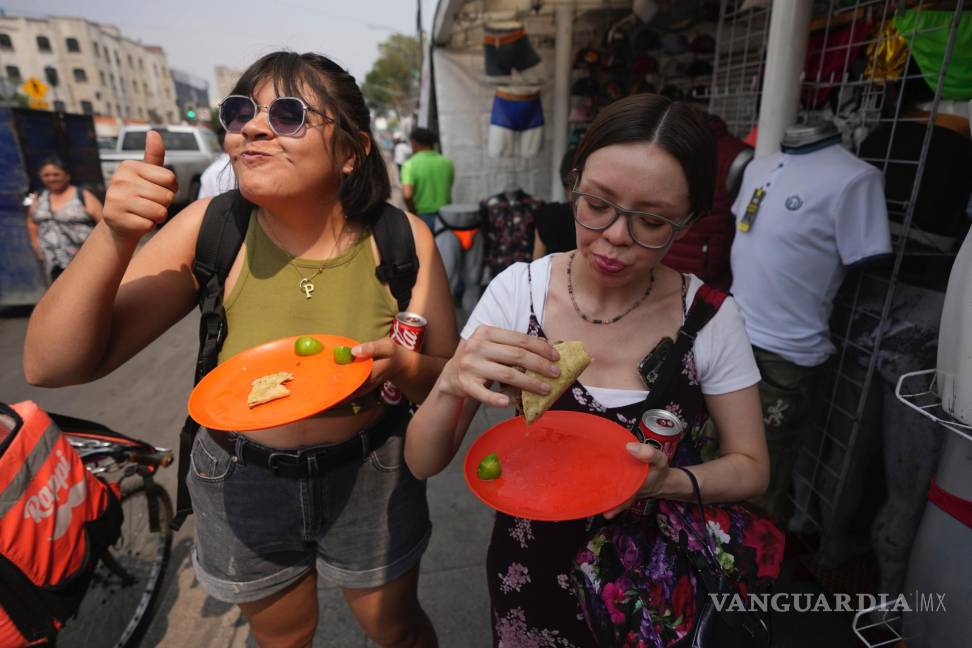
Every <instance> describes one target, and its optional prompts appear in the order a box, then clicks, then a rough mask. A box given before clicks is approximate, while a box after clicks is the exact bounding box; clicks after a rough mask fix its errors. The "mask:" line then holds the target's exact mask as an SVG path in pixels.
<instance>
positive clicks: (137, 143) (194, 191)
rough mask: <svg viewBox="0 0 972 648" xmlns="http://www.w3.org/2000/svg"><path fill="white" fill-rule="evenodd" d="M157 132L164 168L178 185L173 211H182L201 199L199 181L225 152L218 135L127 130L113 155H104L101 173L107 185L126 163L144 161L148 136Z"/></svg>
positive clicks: (187, 129) (191, 129) (194, 130)
mask: <svg viewBox="0 0 972 648" xmlns="http://www.w3.org/2000/svg"><path fill="white" fill-rule="evenodd" d="M150 130H154V131H156V132H158V133H159V134H160V135H162V142H163V143H164V144H165V166H166V168H168V169H171V170H172V171H173V172H174V173H175V175H176V180H177V181H178V182H179V191H178V192H176V196H175V200H174V201H173V204H172V206H173V208H175V209H178V208H180V207H183V206H185V205H187V204H189V203H190V202H192V201H193V200H195V199H196V196H198V195H199V179H200V177H201V176H202V173H203V171H205V170H206V167H208V166H209V165H210V163H211V162H212V161H213V160H215V159H216V158H217V157H218V156H219V155H220V154H221V153H222V152H223V150H222V149H221V148H220V146H219V140H218V139H217V138H216V134H215V133H213V132H212V131H211V130H209V129H207V128H199V127H197V126H126V127H124V128H123V129H122V131H121V132H120V133H119V134H118V142H117V144H116V145H115V150H114V152H108V151H102V152H101V171H102V173H103V174H104V176H105V182H106V183H107V182H109V181H110V180H111V176H112V175H113V174H114V173H115V169H117V168H118V167H119V165H120V164H121V163H122V162H124V161H125V160H141V159H142V155H143V153H144V151H145V134H146V133H147V132H148V131H150Z"/></svg>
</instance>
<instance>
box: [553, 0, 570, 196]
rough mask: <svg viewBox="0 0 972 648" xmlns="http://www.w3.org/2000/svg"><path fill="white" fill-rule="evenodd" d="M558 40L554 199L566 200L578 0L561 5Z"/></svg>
mask: <svg viewBox="0 0 972 648" xmlns="http://www.w3.org/2000/svg"><path fill="white" fill-rule="evenodd" d="M556 20H557V40H556V46H555V48H556V49H555V50H554V92H553V153H552V155H551V157H550V167H551V169H552V173H551V180H550V199H551V200H554V201H561V200H564V186H563V185H562V184H561V182H560V160H561V158H563V157H564V153H566V152H567V117H568V111H569V110H570V64H571V60H570V59H571V54H572V53H573V48H574V46H573V43H572V42H571V39H572V37H573V32H574V1H573V0H562V1H561V2H559V3H558V4H557V9H556Z"/></svg>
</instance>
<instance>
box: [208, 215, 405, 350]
mask: <svg viewBox="0 0 972 648" xmlns="http://www.w3.org/2000/svg"><path fill="white" fill-rule="evenodd" d="M371 238H372V237H371V233H370V232H369V233H368V234H367V235H365V236H362V237H361V240H359V241H358V242H357V243H356V244H355V245H354V247H352V248H351V249H350V250H348V251H347V252H345V253H344V254H341V255H340V256H338V257H335V258H333V259H329V260H327V261H324V262H321V261H314V260H311V259H301V258H296V259H293V263H291V262H290V261H291V257H290V255H289V254H287V253H286V252H284V251H283V250H281V249H280V248H279V247H277V245H276V244H274V242H273V241H271V240H270V237H268V236H267V234H266V232H264V231H263V228H261V227H260V223H259V222H258V221H257V218H256V211H254V212H253V214H251V215H250V224H249V226H248V227H247V230H246V260H245V262H244V263H243V269H242V271H241V272H240V276H239V279H237V281H236V284H235V285H234V286H233V290H232V291H231V292H230V294H229V295H227V296H226V298H225V299H224V302H223V304H224V307H225V309H226V321H227V325H228V331H227V336H226V340H225V342H224V343H223V348H222V350H221V351H220V352H219V361H220V362H223V361H224V360H226V359H228V358H230V357H232V356H234V355H236V354H237V353H239V352H240V351H245V350H246V349H249V348H252V347H255V346H258V345H260V344H263V343H264V342H268V341H270V340H275V339H277V338H281V337H287V336H290V335H303V334H306V333H326V334H329V335H342V336H346V337H350V338H353V339H355V340H358V341H359V342H369V341H371V340H377V339H380V338H383V337H386V336H387V335H388V334H389V331H390V330H391V325H392V320H394V318H395V314H396V313H397V312H398V305H397V303H396V302H395V300H394V299H393V298H392V296H391V294H390V293H389V292H388V288H387V287H386V286H385V285H384V284H382V283H381V282H380V281H378V278H377V277H376V276H375V266H376V262H375V255H374V254H373V252H372V249H371ZM322 263H323V266H322ZM294 266H297V268H296V269H295V268H294ZM318 269H321V272H320V273H319V274H316V273H317V271H318ZM298 270H299V273H298ZM315 274H316V276H314V275H315ZM312 276H313V279H311V281H312V282H313V284H314V287H315V290H314V292H313V294H312V295H311V298H310V299H307V298H306V296H305V295H304V291H303V290H301V289H300V287H299V284H300V280H301V278H302V277H306V278H308V279H310V278H311V277H312Z"/></svg>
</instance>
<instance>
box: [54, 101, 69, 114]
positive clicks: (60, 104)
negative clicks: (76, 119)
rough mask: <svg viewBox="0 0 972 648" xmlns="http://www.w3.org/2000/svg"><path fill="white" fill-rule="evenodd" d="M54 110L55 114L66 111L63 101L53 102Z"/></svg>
mask: <svg viewBox="0 0 972 648" xmlns="http://www.w3.org/2000/svg"><path fill="white" fill-rule="evenodd" d="M54 110H56V111H57V112H64V111H66V110H67V106H65V105H64V102H63V101H60V100H58V101H55V102H54Z"/></svg>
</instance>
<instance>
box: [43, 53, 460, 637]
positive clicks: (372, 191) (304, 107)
mask: <svg viewBox="0 0 972 648" xmlns="http://www.w3.org/2000/svg"><path fill="white" fill-rule="evenodd" d="M219 116H220V120H221V122H222V124H223V126H224V127H225V128H226V131H227V134H226V150H227V152H228V153H229V156H230V159H231V161H232V164H233V168H234V171H235V173H236V177H237V180H238V183H239V190H240V192H241V193H242V195H243V196H244V197H245V198H246V199H247V200H248V201H249V202H251V203H252V204H254V205H255V207H254V209H253V211H252V213H251V215H250V220H249V225H248V228H247V234H246V239H245V242H244V244H243V247H242V248H241V250H240V252H239V254H238V256H237V257H236V261H235V263H234V265H233V267H232V268H231V270H230V272H229V275H228V277H227V279H226V284H225V292H224V306H225V308H226V317H227V322H228V333H227V336H226V340H225V342H224V345H223V347H222V350H221V351H220V355H219V360H220V362H222V361H224V360H226V359H227V358H229V357H230V356H232V355H234V354H236V353H239V352H241V351H244V350H246V349H248V348H252V347H254V346H257V345H259V344H262V343H264V342H266V341H268V340H273V339H277V338H281V337H286V336H291V335H298V334H303V333H313V332H325V333H330V334H335V335H344V336H347V337H352V338H354V339H357V340H361V341H362V342H363V343H362V344H361V345H359V346H358V347H356V348H354V349H353V350H352V352H353V353H354V355H356V356H358V357H368V356H370V357H373V358H374V361H375V362H374V369H373V371H372V374H371V376H370V379H369V380H368V381H367V383H366V385H365V387H364V388H363V389H362V390H361V391H359V392H358V393H357V394H356V395H355V396H354V399H353V401H351V402H346V403H344V404H341V405H339V406H337V407H335V408H333V409H331V410H329V411H327V412H324V413H323V414H321V415H317V416H314V417H311V418H308V419H305V420H301V421H298V422H296V423H293V424H290V425H285V426H282V427H278V428H273V429H267V430H258V431H253V432H245V433H238V434H237V433H228V432H219V431H213V430H205V429H203V430H200V432H199V434H198V435H197V436H196V440H195V443H194V445H193V448H192V456H191V459H192V461H191V468H190V470H189V476H188V486H189V491H190V494H191V495H192V502H193V508H194V510H195V513H196V515H195V517H194V520H195V545H194V549H193V565H194V567H195V569H196V575H197V578H198V580H199V582H200V583H201V584H202V586H203V587H204V588H205V589H206V591H207V592H208V593H209V594H210V595H211V596H213V597H214V598H216V599H218V600H220V601H224V602H229V603H235V604H238V605H239V606H240V608H241V609H242V611H243V613H244V614H245V616H246V618H247V619H248V620H249V623H250V630H251V633H252V635H253V637H254V638H255V639H256V641H257V643H258V644H259V645H261V646H309V645H310V644H311V642H312V640H313V636H314V632H315V628H316V625H317V614H318V602H317V575H318V574H322V575H323V576H324V577H325V578H326V579H327V580H328V581H330V582H331V583H335V584H337V585H339V586H340V587H341V588H342V591H343V594H344V598H345V600H346V601H347V602H348V604H349V606H350V607H351V610H352V612H353V614H354V616H355V618H356V619H357V621H358V622H359V624H360V625H361V627H362V628H363V630H364V631H365V633H366V634H367V635H368V637H369V638H370V639H371V640H372V641H374V642H375V643H377V644H378V645H381V646H434V645H436V638H435V632H434V630H433V628H432V626H431V624H430V622H429V619H428V617H427V616H426V615H425V613H424V612H423V610H422V608H421V607H420V605H419V603H418V598H417V582H418V568H419V560H420V558H421V556H422V553H423V552H424V550H425V548H426V546H427V545H428V541H429V535H430V524H429V517H428V504H427V501H426V495H425V482H424V481H419V480H417V479H415V478H414V477H413V476H412V475H411V473H410V472H409V471H408V469H407V468H406V467H405V466H404V461H403V458H402V453H403V439H402V436H403V434H404V430H405V426H406V424H407V420H408V414H407V408H406V407H394V408H393V407H390V406H387V405H385V404H384V403H383V402H382V401H381V399H380V397H379V391H380V388H381V385H382V384H383V383H384V382H385V381H389V380H390V381H391V382H393V383H394V384H395V385H396V386H398V387H399V388H400V389H401V390H402V392H404V394H405V396H406V397H407V398H408V399H410V400H412V401H413V402H420V401H421V400H423V399H424V398H425V396H426V394H427V393H428V391H429V389H431V387H432V384H433V383H434V381H435V378H436V376H438V374H439V372H440V371H441V368H442V366H443V364H444V363H445V360H446V359H447V358H448V357H449V356H450V355H451V354H452V352H453V351H454V349H455V345H456V342H457V334H456V324H455V316H454V311H453V306H452V300H451V296H450V294H449V288H448V283H447V281H446V277H445V272H444V270H443V267H442V262H441V260H440V259H439V257H438V253H437V251H436V247H435V243H434V242H433V240H432V235H431V232H429V230H428V228H427V227H425V226H424V225H423V224H422V223H421V221H420V220H418V219H417V217H415V216H413V215H409V217H408V220H409V224H410V226H411V228H412V234H413V236H414V239H415V247H416V253H417V255H418V258H419V263H420V268H419V271H418V276H417V279H416V281H415V285H414V287H413V289H412V297H411V302H410V304H409V308H408V310H410V311H415V312H418V313H421V314H422V315H424V316H425V317H426V318H427V320H428V326H427V328H426V332H425V341H424V348H423V353H422V354H419V353H416V352H413V351H408V350H405V349H404V348H403V347H401V346H398V345H396V344H394V343H393V342H392V341H391V339H390V338H389V330H390V327H391V323H392V321H393V319H394V317H395V315H396V313H397V311H398V308H397V304H396V301H395V299H394V298H393V296H392V294H391V292H390V291H389V289H388V287H387V286H386V285H385V284H382V283H380V282H379V280H378V279H377V278H376V276H375V269H376V267H377V265H378V263H379V254H378V248H377V245H376V244H375V242H374V239H373V236H372V234H371V231H372V225H373V224H374V222H375V219H376V218H378V217H379V215H380V214H381V212H382V207H383V205H384V203H385V201H386V200H387V199H388V196H389V191H390V189H389V187H390V183H389V179H388V172H387V169H386V166H385V162H384V160H383V159H382V157H381V154H380V151H379V147H378V146H377V144H376V143H375V141H374V139H373V137H372V134H371V131H370V115H369V111H368V108H367V107H366V105H365V102H364V99H363V97H362V95H361V92H360V90H359V88H358V86H357V85H356V83H355V81H354V79H353V78H352V77H351V76H350V75H349V74H348V73H347V72H346V71H345V70H344V69H342V68H341V67H339V66H338V65H337V64H335V63H333V62H332V61H330V60H329V59H327V58H325V57H323V56H320V55H317V54H299V55H298V54H296V53H293V52H276V53H273V54H268V55H266V56H264V57H263V58H261V59H260V60H258V61H257V62H256V63H254V64H253V65H252V66H251V67H250V68H249V69H248V70H247V71H246V72H245V73H244V74H243V75H242V77H241V78H240V80H239V81H238V82H237V84H236V87H235V88H234V90H233V93H232V95H231V96H229V97H227V98H226V99H225V100H224V101H223V102H222V103H221V104H220V112H219ZM163 157H164V149H163V146H162V142H161V139H160V138H159V137H158V135H157V134H155V133H149V136H148V139H147V140H146V151H145V161H144V162H125V163H124V164H123V165H122V167H120V168H119V170H118V171H117V172H116V173H115V175H114V177H113V178H112V182H111V186H110V187H109V190H108V195H107V200H106V206H105V217H104V222H103V223H101V224H99V225H98V227H97V228H95V230H94V232H93V233H92V235H91V237H90V238H89V239H88V242H87V243H86V244H85V246H84V248H83V249H82V250H81V251H80V253H79V254H78V256H77V258H76V260H75V262H74V263H72V264H71V265H70V267H69V268H68V269H67V271H66V272H65V273H64V275H63V277H62V280H61V281H59V282H57V283H56V284H55V285H54V287H53V289H52V290H51V291H50V292H49V293H48V294H47V295H46V296H45V298H44V299H43V300H42V302H41V303H40V304H39V305H38V306H37V308H36V310H35V311H34V314H33V317H32V318H31V323H30V327H29V330H28V334H27V341H26V346H25V353H24V369H25V373H26V376H27V379H28V381H29V382H31V383H33V384H38V385H46V386H59V385H68V384H76V383H80V382H85V381H90V380H94V379H96V378H98V377H100V376H103V375H105V374H107V373H109V372H111V371H112V370H114V369H115V368H117V367H118V366H119V365H121V364H122V363H124V362H125V361H126V360H128V359H129V358H131V357H132V356H133V355H135V354H136V353H137V352H138V351H139V350H141V349H142V348H143V347H145V346H146V345H148V344H149V343H151V341H152V340H154V339H155V338H157V337H158V336H159V335H160V334H161V333H162V332H164V331H165V330H166V329H167V328H169V327H170V326H172V325H173V324H175V323H176V322H178V321H179V320H180V319H182V318H183V317H184V316H185V315H187V314H188V313H189V312H190V311H191V310H192V309H193V307H194V306H195V304H196V298H197V291H198V288H199V287H198V286H197V285H196V281H195V279H194V277H193V273H192V272H191V271H190V268H191V267H192V265H193V260H194V257H195V247H196V239H197V237H198V234H199V230H200V224H201V221H202V218H203V214H204V212H205V211H206V207H207V205H208V204H209V200H208V199H204V200H199V201H197V202H195V203H193V204H192V205H190V206H189V207H187V208H186V209H185V210H183V211H182V212H181V213H179V214H178V215H176V216H175V217H174V218H173V219H172V220H171V221H170V222H169V223H168V224H166V225H165V227H162V228H161V229H160V230H159V231H158V232H156V233H155V235H154V236H153V237H152V238H151V239H150V240H149V241H148V242H146V243H145V245H144V246H142V247H141V249H139V250H138V251H137V252H136V247H137V246H138V244H139V241H140V239H141V238H142V237H143V235H145V234H146V233H148V232H149V231H151V230H153V229H155V227H156V226H157V225H159V224H161V223H162V222H163V221H164V219H165V216H166V209H167V207H168V205H169V204H170V203H171V201H172V198H173V192H174V191H175V189H176V187H175V178H174V176H173V174H172V173H171V172H170V171H168V170H167V169H165V168H163V167H162V166H161V164H162V161H163ZM315 286H316V290H315ZM68 330H69V331H71V335H64V331H68ZM165 378H166V377H165V376H160V377H159V379H165ZM176 378H179V379H182V378H184V377H181V376H180V377H176ZM332 447H333V448H336V450H335V453H334V454H337V456H340V457H345V455H347V454H349V453H346V452H345V450H353V451H354V452H353V453H350V454H352V455H353V456H351V457H350V458H344V459H342V460H341V462H339V463H332V462H330V461H328V463H327V464H326V466H327V467H326V468H323V467H322V468H320V470H317V471H315V470H312V468H314V466H310V462H308V461H303V460H300V461H298V463H297V464H296V466H291V465H290V464H288V466H279V465H275V464H274V462H273V461H272V460H271V461H256V460H255V459H254V457H263V458H266V457H267V456H270V457H271V459H272V458H273V457H274V456H276V457H278V458H279V457H280V456H281V455H283V454H289V455H290V456H294V455H295V454H296V450H298V449H299V450H301V454H300V457H303V458H306V457H307V456H323V457H325V459H324V460H326V458H327V457H328V456H334V454H331V455H327V454H326V453H327V452H330V450H331V449H332ZM355 453H356V454H355ZM324 460H322V461H324ZM284 468H288V470H287V471H286V472H285V471H284ZM291 468H292V470H291ZM298 469H299V470H298ZM305 472H306V474H304V473H305Z"/></svg>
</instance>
